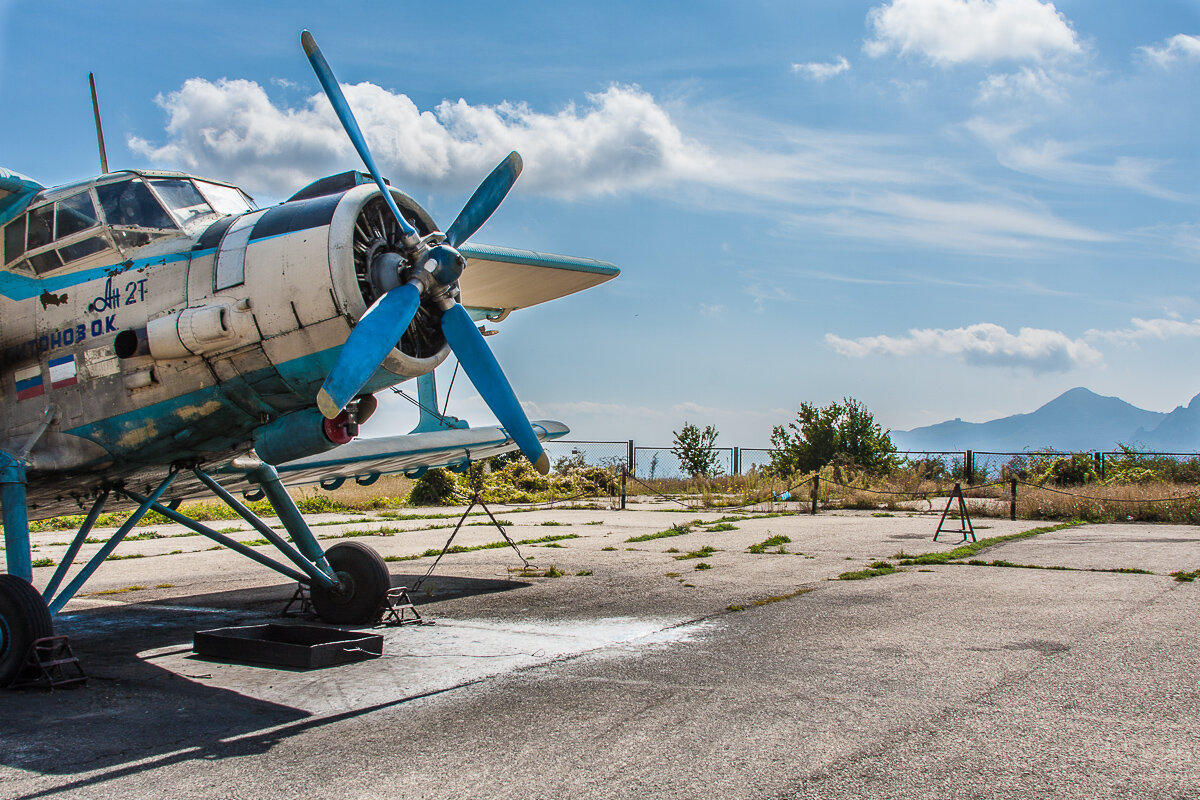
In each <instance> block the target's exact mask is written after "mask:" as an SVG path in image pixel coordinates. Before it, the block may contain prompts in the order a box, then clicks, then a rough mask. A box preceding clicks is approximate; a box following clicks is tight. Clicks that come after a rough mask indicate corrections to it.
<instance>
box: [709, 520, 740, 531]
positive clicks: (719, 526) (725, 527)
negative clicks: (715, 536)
mask: <svg viewBox="0 0 1200 800" xmlns="http://www.w3.org/2000/svg"><path fill="white" fill-rule="evenodd" d="M704 530H705V531H707V532H708V533H721V532H722V531H736V530H740V528H738V526H737V525H734V524H732V523H729V522H718V523H715V524H713V525H709V526H708V527H707V528H705V529H704Z"/></svg>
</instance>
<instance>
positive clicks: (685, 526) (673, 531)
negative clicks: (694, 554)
mask: <svg viewBox="0 0 1200 800" xmlns="http://www.w3.org/2000/svg"><path fill="white" fill-rule="evenodd" d="M691 532H692V525H691V523H688V522H679V523H676V524H674V525H672V526H671V527H669V528H667V529H666V530H665V531H659V532H658V533H644V534H642V535H641V536H630V537H629V538H628V539H626V540H625V543H626V544H632V543H633V542H649V541H651V540H652V539H665V538H667V537H668V536H685V535H687V534H689V533H691Z"/></svg>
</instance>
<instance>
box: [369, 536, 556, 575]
mask: <svg viewBox="0 0 1200 800" xmlns="http://www.w3.org/2000/svg"><path fill="white" fill-rule="evenodd" d="M578 538H579V534H577V533H560V534H558V535H556V536H555V535H551V536H541V537H538V538H537V539H520V540H518V541H517V544H544V543H546V542H553V541H555V540H557V539H578ZM546 546H547V547H551V546H555V547H561V546H562V545H546ZM501 547H508V542H505V541H499V542H488V543H487V544H473V545H466V544H456V545H452V546H451V547H450V548H448V549H447V550H446V553H447V554H450V553H473V552H475V551H476V550H496V549H498V548H501ZM441 552H442V548H440V547H431V548H429V549H428V550H426V551H425V552H423V553H417V554H416V555H411V556H384V558H383V560H384V561H416V560H417V559H419V558H432V557H434V556H437V555H440V554H441ZM530 558H532V556H531V557H530ZM550 577H558V576H556V575H552V576H550Z"/></svg>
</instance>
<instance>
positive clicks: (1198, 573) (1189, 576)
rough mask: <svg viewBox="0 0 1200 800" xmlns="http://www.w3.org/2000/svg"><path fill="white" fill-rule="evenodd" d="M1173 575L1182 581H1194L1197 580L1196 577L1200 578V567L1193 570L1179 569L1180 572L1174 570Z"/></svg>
mask: <svg viewBox="0 0 1200 800" xmlns="http://www.w3.org/2000/svg"><path fill="white" fill-rule="evenodd" d="M1171 577H1172V578H1174V579H1175V580H1177V581H1179V582H1180V583H1191V582H1192V581H1194V580H1196V578H1200V569H1197V570H1192V571H1191V572H1184V571H1183V570H1179V571H1178V572H1172V573H1171Z"/></svg>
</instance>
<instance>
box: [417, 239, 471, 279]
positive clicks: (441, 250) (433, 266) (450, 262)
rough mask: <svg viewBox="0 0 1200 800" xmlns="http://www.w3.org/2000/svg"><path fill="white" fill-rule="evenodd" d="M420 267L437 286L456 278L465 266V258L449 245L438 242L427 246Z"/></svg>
mask: <svg viewBox="0 0 1200 800" xmlns="http://www.w3.org/2000/svg"><path fill="white" fill-rule="evenodd" d="M420 268H421V271H422V272H425V273H427V274H428V275H429V276H430V277H431V278H433V280H434V283H435V284H437V285H438V286H449V285H450V284H452V283H454V282H455V281H456V280H458V278H459V276H460V275H462V273H463V270H464V269H466V268H467V260H466V259H465V258H463V256H462V253H460V252H458V251H457V250H455V249H454V248H453V247H451V246H450V245H448V244H439V245H435V246H433V247H431V248H429V252H428V253H426V254H425V258H424V260H422V261H421V267H420Z"/></svg>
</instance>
